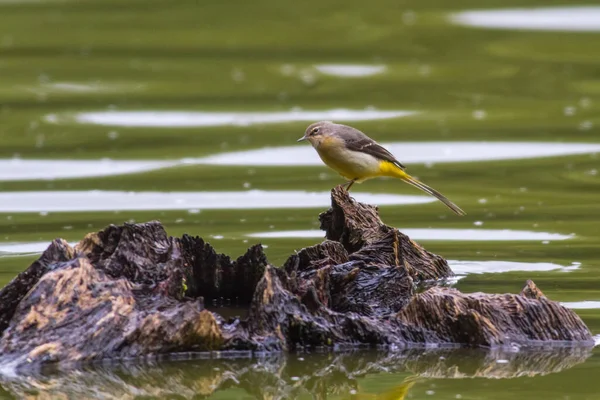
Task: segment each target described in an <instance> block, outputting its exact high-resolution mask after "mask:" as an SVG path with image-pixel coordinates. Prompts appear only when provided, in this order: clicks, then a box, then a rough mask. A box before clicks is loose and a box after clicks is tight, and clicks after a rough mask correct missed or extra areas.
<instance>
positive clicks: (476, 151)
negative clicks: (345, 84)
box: [189, 142, 600, 166]
mask: <svg viewBox="0 0 600 400" xmlns="http://www.w3.org/2000/svg"><path fill="white" fill-rule="evenodd" d="M382 145H383V146H385V147H386V148H387V149H388V150H390V151H391V152H392V153H393V154H395V155H396V156H397V157H398V159H399V160H402V162H403V163H406V164H419V163H450V162H465V161H490V160H513V159H527V158H537V157H551V156H566V155H574V154H587V153H595V152H600V144H591V143H590V144H587V143H543V142H539V143H536V142H523V143H521V142H489V143H488V142H394V143H382ZM189 162H190V163H198V164H215V165H257V166H261V165H265V166H278V165H293V166H303V165H306V166H308V165H321V164H322V161H321V160H320V159H319V156H318V155H317V154H316V153H315V152H314V151H313V150H312V149H311V148H310V147H308V146H283V147H267V148H263V149H257V150H248V151H237V152H231V153H223V154H216V155H214V156H209V157H205V158H200V159H191V160H189Z"/></svg>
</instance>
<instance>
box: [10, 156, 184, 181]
mask: <svg viewBox="0 0 600 400" xmlns="http://www.w3.org/2000/svg"><path fill="white" fill-rule="evenodd" d="M177 163H178V162H176V161H175V162H169V161H150V160H148V161H143V160H140V161H133V160H131V161H115V160H22V159H19V158H13V159H4V160H0V181H26V180H42V179H67V178H84V177H95V176H111V175H120V174H131V173H140V172H146V171H151V170H154V169H159V168H166V167H170V166H174V165H176V164H177Z"/></svg>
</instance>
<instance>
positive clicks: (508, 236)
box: [0, 206, 574, 241]
mask: <svg viewBox="0 0 600 400" xmlns="http://www.w3.org/2000/svg"><path fill="white" fill-rule="evenodd" d="M0 207H1V206H0ZM398 229H399V230H400V232H402V233H404V234H405V235H407V236H410V238H411V239H414V240H422V241H427V240H460V241H513V240H514V241H521V240H565V239H571V238H573V237H574V235H562V234H560V233H549V232H532V231H513V230H511V229H498V230H494V229H443V228H426V229H418V228H398ZM246 236H248V237H256V238H265V239H269V238H323V237H325V232H323V231H321V230H318V229H314V230H297V231H269V232H257V233H250V234H248V235H246Z"/></svg>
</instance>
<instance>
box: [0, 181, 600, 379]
mask: <svg viewBox="0 0 600 400" xmlns="http://www.w3.org/2000/svg"><path fill="white" fill-rule="evenodd" d="M320 218H321V223H322V227H323V229H325V230H326V232H327V239H328V240H325V241H324V242H323V243H320V244H317V245H315V246H311V247H307V248H305V249H302V250H300V251H299V252H297V253H296V254H293V255H292V256H290V257H289V259H288V260H287V261H286V263H285V265H284V267H283V268H276V267H274V266H272V265H270V264H269V263H268V261H267V258H266V257H265V255H264V253H263V250H262V247H261V246H260V245H255V246H252V247H250V248H249V249H248V251H247V252H246V254H244V255H243V256H241V257H239V258H238V259H237V260H235V261H232V260H231V259H230V258H229V257H228V256H226V255H223V254H218V253H217V252H216V251H215V250H214V249H213V248H212V247H211V246H210V244H208V243H206V242H205V241H204V240H203V239H201V238H198V237H191V236H188V235H184V236H183V237H182V238H173V237H169V236H167V234H166V232H165V230H164V228H163V227H162V225H161V224H160V223H158V222H148V223H145V224H125V225H122V226H115V225H111V226H108V227H107V228H105V229H104V230H102V231H100V232H97V233H91V234H88V235H87V236H86V237H85V238H84V239H83V240H82V241H81V242H80V243H78V244H77V245H76V246H75V247H74V249H71V248H70V247H69V246H68V245H67V244H66V243H65V242H64V241H55V242H53V243H52V244H51V245H50V247H49V248H48V250H47V251H46V252H45V253H44V254H43V255H42V257H40V259H39V260H38V261H36V262H34V263H33V264H32V265H31V266H30V267H29V268H28V269H27V270H26V271H25V272H23V273H21V274H19V276H17V277H16V278H15V279H14V280H13V281H12V282H11V283H10V284H9V285H7V286H6V287H5V288H4V289H2V290H1V291H0V300H2V303H0V329H3V335H2V338H0V354H1V355H0V363H2V362H4V363H6V362H11V363H12V364H13V365H15V366H16V367H17V368H31V367H38V366H41V365H45V364H48V363H54V362H60V363H61V364H63V365H65V364H66V365H71V364H73V363H77V362H88V361H93V360H98V359H106V358H122V357H139V356H144V355H148V354H169V353H172V352H185V351H198V350H211V349H214V350H276V351H280V350H295V349H298V348H301V347H305V346H309V347H316V346H321V347H326V348H333V349H339V348H345V347H348V346H350V347H355V346H357V345H369V346H373V345H394V346H396V347H398V346H399V347H406V346H412V345H414V344H424V343H427V344H429V343H435V344H442V343H452V344H459V345H465V346H472V347H477V346H487V347H493V346H505V345H514V344H515V343H516V344H527V345H535V344H537V343H540V342H542V343H564V342H569V343H575V344H579V345H584V346H592V345H593V340H592V336H591V333H590V331H589V330H588V329H587V327H586V326H585V324H584V323H583V322H582V321H581V319H580V318H579V317H578V316H577V315H576V314H575V313H574V312H573V311H571V310H569V309H567V308H565V307H563V306H561V305H560V304H559V303H556V302H553V301H551V300H549V299H547V298H546V297H545V296H543V294H542V292H541V291H540V290H539V289H538V288H537V287H536V286H535V284H534V283H533V282H531V281H528V283H527V286H526V288H525V289H524V290H523V292H522V294H521V295H510V294H506V295H491V294H484V293H474V294H463V293H460V292H459V291H457V290H455V289H449V288H444V287H440V286H439V284H438V283H439V280H440V279H443V278H446V277H449V276H451V275H452V271H451V270H450V268H449V267H448V264H447V263H446V261H445V260H444V259H443V258H441V257H440V256H437V255H435V254H432V253H430V252H428V251H426V250H424V249H423V248H422V247H421V246H419V245H418V244H417V243H415V242H414V241H412V240H410V238H408V237H407V236H406V235H404V234H402V233H401V232H399V231H398V230H397V229H395V228H392V227H389V226H386V225H384V224H383V223H382V222H381V220H380V219H379V216H378V215H377V208H376V207H373V206H369V205H364V204H360V203H357V202H356V201H354V200H353V199H352V198H350V197H349V195H348V193H347V192H346V191H345V190H343V189H341V188H335V189H334V190H333V191H332V207H331V209H330V210H329V211H328V212H326V213H323V214H321V217H320ZM424 281H427V285H428V286H429V287H430V288H429V289H428V290H426V291H425V292H422V293H419V294H417V293H416V290H415V286H416V284H417V283H419V282H424ZM227 301H231V302H232V303H233V304H237V305H238V306H245V307H247V311H248V316H247V318H244V319H242V320H238V319H230V320H227V321H225V320H224V319H223V318H222V317H221V316H219V315H218V314H217V313H215V312H211V311H208V310H206V309H205V308H204V304H221V303H227ZM0 332H1V331H0Z"/></svg>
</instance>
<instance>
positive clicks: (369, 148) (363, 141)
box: [346, 137, 406, 170]
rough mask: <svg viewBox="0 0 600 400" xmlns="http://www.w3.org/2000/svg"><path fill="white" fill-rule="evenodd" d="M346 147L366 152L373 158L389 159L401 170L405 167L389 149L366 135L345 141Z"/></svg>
mask: <svg viewBox="0 0 600 400" xmlns="http://www.w3.org/2000/svg"><path fill="white" fill-rule="evenodd" d="M346 147H347V148H348V149H349V150H353V151H359V152H362V153H367V154H369V155H371V156H373V157H375V158H378V159H380V160H384V161H389V162H391V163H392V164H395V165H396V166H398V167H399V168H401V169H402V170H404V169H406V167H405V166H404V165H402V163H401V162H400V161H398V160H396V157H394V155H393V154H392V153H390V152H389V151H387V150H386V149H385V148H384V147H383V146H381V145H380V144H379V143H377V142H375V141H374V140H373V139H370V138H368V137H363V138H356V139H353V140H349V141H346Z"/></svg>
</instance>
